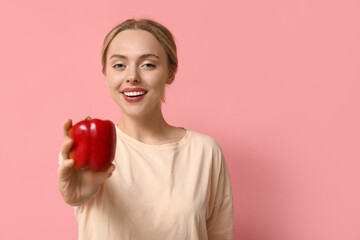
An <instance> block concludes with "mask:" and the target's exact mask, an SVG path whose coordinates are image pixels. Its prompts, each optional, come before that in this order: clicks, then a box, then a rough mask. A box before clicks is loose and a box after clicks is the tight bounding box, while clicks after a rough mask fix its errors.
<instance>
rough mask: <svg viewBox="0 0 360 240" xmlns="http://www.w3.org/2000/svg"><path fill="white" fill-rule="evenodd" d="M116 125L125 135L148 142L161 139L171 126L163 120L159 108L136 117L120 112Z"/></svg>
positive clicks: (152, 142)
mask: <svg viewBox="0 0 360 240" xmlns="http://www.w3.org/2000/svg"><path fill="white" fill-rule="evenodd" d="M117 126H118V127H119V128H120V129H121V130H122V131H123V132H125V133H126V134H127V135H129V136H131V137H133V138H135V139H137V140H138V141H141V142H144V143H148V144H156V142H158V141H161V140H162V139H163V138H165V137H166V131H167V130H169V128H171V126H170V125H169V124H168V123H167V122H166V121H165V119H164V116H163V114H162V111H161V108H158V109H157V110H155V111H154V112H151V114H147V115H142V116H138V117H133V116H129V115H127V114H122V115H121V119H120V121H119V123H118V124H117Z"/></svg>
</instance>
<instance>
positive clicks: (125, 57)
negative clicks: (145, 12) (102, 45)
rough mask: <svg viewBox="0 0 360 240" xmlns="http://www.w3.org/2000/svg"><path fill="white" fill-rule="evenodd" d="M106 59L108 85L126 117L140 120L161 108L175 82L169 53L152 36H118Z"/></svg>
mask: <svg viewBox="0 0 360 240" xmlns="http://www.w3.org/2000/svg"><path fill="white" fill-rule="evenodd" d="M106 57H107V59H106V83H107V85H108V89H109V92H110V95H111V97H112V98H113V99H114V101H115V102H116V103H117V104H118V105H119V106H120V108H121V109H122V113H123V114H127V115H129V116H134V117H139V116H145V115H147V114H149V113H150V114H151V113H154V112H155V111H154V110H159V109H160V108H161V100H162V98H163V96H164V91H165V84H166V83H168V84H170V83H171V81H170V80H169V69H168V60H167V55H166V52H165V50H164V49H163V47H162V46H161V45H160V43H159V42H158V41H157V39H156V38H155V37H154V36H153V35H152V34H151V33H149V32H147V31H144V30H125V31H122V32H120V33H118V34H117V35H116V36H115V38H114V39H113V40H112V42H111V43H110V45H109V47H108V52H107V56H106ZM135 88H137V89H135ZM139 88H140V89H139ZM139 93H140V94H143V93H145V94H144V95H141V96H136V95H138V94H139ZM127 95H130V96H127Z"/></svg>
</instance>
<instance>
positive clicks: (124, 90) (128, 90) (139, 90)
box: [121, 87, 148, 93]
mask: <svg viewBox="0 0 360 240" xmlns="http://www.w3.org/2000/svg"><path fill="white" fill-rule="evenodd" d="M124 92H145V93H147V92H148V90H146V89H143V88H139V87H137V88H124V89H123V90H122V91H121V93H124Z"/></svg>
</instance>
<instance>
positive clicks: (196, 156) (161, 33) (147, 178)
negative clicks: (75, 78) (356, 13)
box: [58, 19, 233, 240]
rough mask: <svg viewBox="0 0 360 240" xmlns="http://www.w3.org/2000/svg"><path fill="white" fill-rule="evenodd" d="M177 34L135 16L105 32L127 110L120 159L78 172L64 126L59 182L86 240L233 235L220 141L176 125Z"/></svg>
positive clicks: (109, 74) (108, 64) (114, 92)
mask: <svg viewBox="0 0 360 240" xmlns="http://www.w3.org/2000/svg"><path fill="white" fill-rule="evenodd" d="M177 63H178V61H177V55H176V45H175V43H174V40H173V37H172V34H171V33H170V32H169V30H168V29H166V28H165V27H164V26H162V25H161V24H159V23H157V22H155V21H153V20H150V19H140V20H138V21H136V20H134V19H128V20H126V21H125V22H123V23H121V24H120V25H118V26H116V27H115V28H113V29H112V30H111V31H110V32H109V33H108V34H107V36H106V37H105V40H104V44H103V51H102V67H103V69H102V71H103V73H104V75H105V77H106V84H107V86H108V89H109V92H110V95H111V97H112V98H113V99H114V101H115V102H116V103H117V105H118V106H119V107H120V109H121V118H120V121H119V122H118V124H116V134H117V146H116V154H115V159H114V162H113V164H112V165H111V166H110V167H109V168H108V169H107V170H105V171H103V172H100V173H94V172H92V171H91V170H89V169H84V170H80V171H79V170H76V169H75V168H74V167H73V166H74V161H73V160H72V159H70V158H69V152H70V149H71V147H72V145H73V141H72V139H71V138H69V136H68V134H67V132H68V129H69V128H70V127H71V126H72V122H71V119H66V120H65V122H64V125H63V133H64V137H65V141H64V143H63V145H62V147H61V152H60V155H59V170H58V186H59V190H60V193H61V195H62V197H63V198H64V200H65V202H66V203H68V204H70V205H72V206H74V208H75V216H76V218H77V221H78V223H79V233H78V236H79V239H86V240H89V239H102V240H103V239H105V240H112V239H116V240H118V239H139V240H144V239H154V240H162V239H164V240H165V239H166V240H175V239H179V240H180V239H181V240H185V239H192V240H195V239H201V240H205V239H216V240H222V239H232V238H233V200H232V190H231V184H230V178H229V173H228V169H227V165H226V162H225V159H224V155H223V153H222V151H221V149H220V147H219V145H218V144H217V142H216V141H215V140H214V139H213V138H211V137H209V136H206V135H204V134H201V133H198V132H196V131H193V130H190V129H188V128H183V127H175V126H172V125H170V124H168V123H167V122H166V121H165V119H164V117H163V114H162V110H161V105H162V103H163V102H164V99H165V98H164V96H165V95H164V94H165V86H166V84H171V83H172V82H173V81H174V78H175V73H176V71H177Z"/></svg>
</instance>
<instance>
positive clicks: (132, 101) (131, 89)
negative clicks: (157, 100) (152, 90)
mask: <svg viewBox="0 0 360 240" xmlns="http://www.w3.org/2000/svg"><path fill="white" fill-rule="evenodd" d="M125 92H145V94H144V95H141V96H137V97H128V96H126V95H125V94H124V93H125ZM147 92H148V90H146V89H144V88H139V87H137V88H124V89H123V90H122V91H121V93H122V94H123V96H124V99H125V100H126V101H127V102H128V103H136V102H139V101H141V100H142V99H143V98H144V96H145V95H146V94H147Z"/></svg>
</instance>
